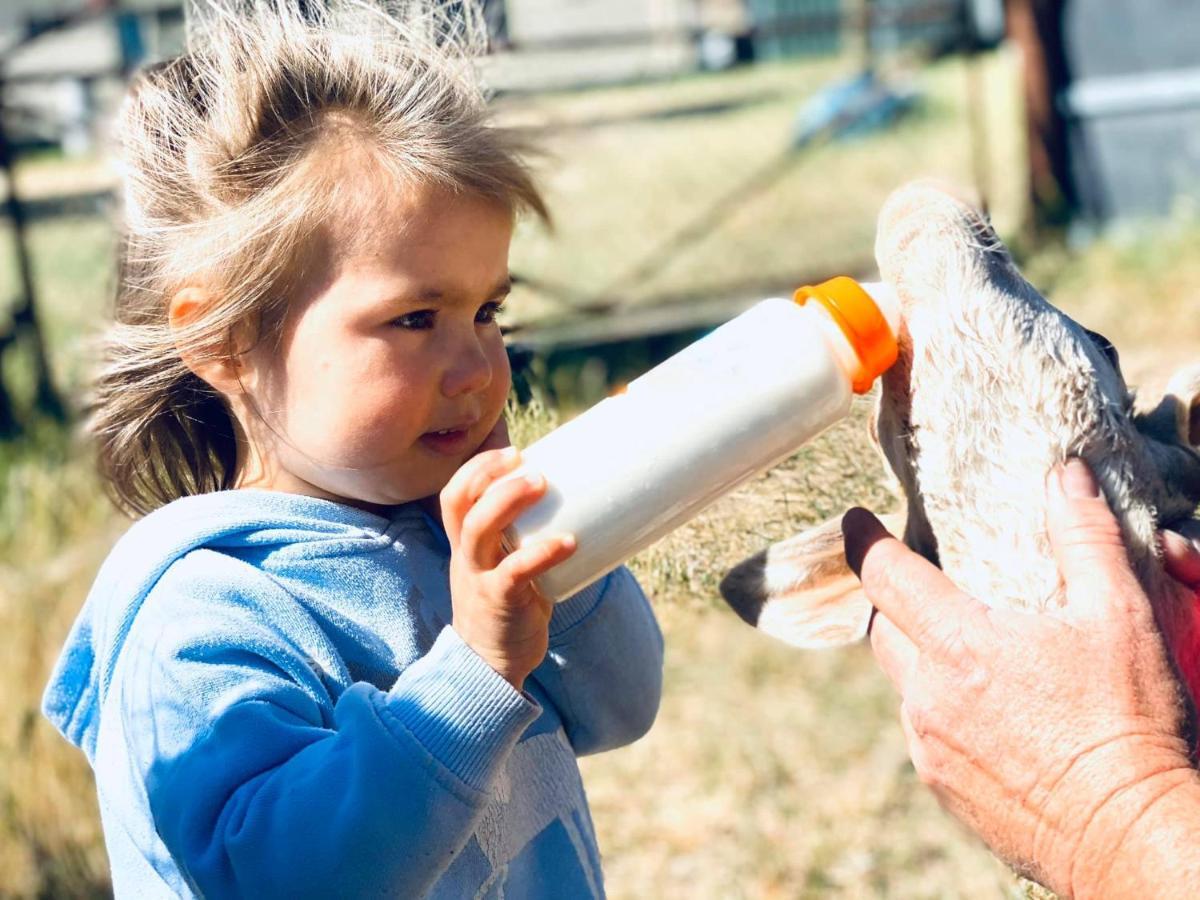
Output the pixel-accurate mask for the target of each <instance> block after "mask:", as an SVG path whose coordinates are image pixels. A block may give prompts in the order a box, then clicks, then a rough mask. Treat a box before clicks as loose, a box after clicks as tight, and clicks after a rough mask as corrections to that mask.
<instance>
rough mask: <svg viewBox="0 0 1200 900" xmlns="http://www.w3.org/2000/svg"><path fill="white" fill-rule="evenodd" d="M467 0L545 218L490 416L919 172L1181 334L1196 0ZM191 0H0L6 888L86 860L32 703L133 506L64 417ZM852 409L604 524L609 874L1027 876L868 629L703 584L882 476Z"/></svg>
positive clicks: (868, 252) (1081, 287)
mask: <svg viewBox="0 0 1200 900" xmlns="http://www.w3.org/2000/svg"><path fill="white" fill-rule="evenodd" d="M313 2H319V0H313ZM486 7H487V9H486V11H487V15H488V21H489V27H490V30H491V38H492V41H491V43H492V47H491V52H490V54H489V55H488V57H487V58H486V59H485V60H483V63H482V65H483V68H484V72H485V77H486V80H487V82H488V84H489V85H490V87H491V89H492V91H493V100H492V102H493V103H494V105H495V109H496V113H497V115H498V116H499V117H500V118H502V119H503V120H505V121H506V122H509V123H510V124H514V125H517V126H520V127H523V128H527V129H530V130H532V131H534V132H536V134H537V135H538V137H539V138H540V140H541V143H542V145H543V146H544V147H545V148H546V153H545V155H544V156H543V157H541V158H540V159H539V160H537V161H536V168H537V171H538V174H539V176H540V178H541V181H542V183H543V185H544V187H545V189H546V193H547V195H548V198H549V200H550V202H551V208H552V211H553V213H554V215H555V218H556V228H555V230H554V231H553V232H552V233H551V232H548V231H546V230H545V229H543V228H542V227H540V226H537V225H534V224H533V223H523V224H522V225H521V226H520V227H519V228H518V231H517V235H516V239H515V242H514V246H513V252H512V269H513V272H514V275H515V278H516V283H517V285H516V289H515V291H514V294H513V296H512V298H511V301H510V304H509V311H508V313H507V314H506V315H507V317H506V319H505V321H504V327H505V329H506V331H507V334H508V340H509V345H510V355H511V357H512V360H513V364H514V370H515V372H516V374H517V393H518V397H519V399H520V401H521V403H522V404H523V405H522V406H521V407H520V408H518V409H517V410H516V411H515V412H514V414H513V416H514V421H513V431H514V434H515V435H517V438H518V443H526V442H528V440H531V439H532V438H533V437H534V436H536V435H537V434H538V433H540V432H542V431H544V430H546V429H547V428H549V427H551V426H552V425H553V424H554V423H555V422H558V421H561V420H562V419H564V418H567V417H569V416H571V415H572V414H574V413H575V412H577V411H578V410H580V409H581V408H583V407H585V406H587V405H589V404H591V403H593V402H595V401H596V400H598V399H600V398H602V397H603V396H605V395H606V394H607V393H609V392H611V391H613V390H617V389H619V388H620V386H621V385H623V384H624V383H625V382H627V381H628V380H630V379H632V378H634V377H636V376H637V375H638V374H640V373H641V372H643V371H645V370H646V369H647V368H648V367H649V366H651V365H653V364H654V363H656V362H658V361H660V360H661V359H664V358H665V357H666V356H667V355H669V354H671V353H672V352H674V351H675V350H677V349H679V348H681V347H682V346H684V345H686V344H687V343H689V342H690V341H692V340H694V339H695V338H697V337H699V336H701V335H702V334H704V333H705V332H706V331H708V330H710V329H712V328H713V327H715V326H716V325H718V324H720V323H721V322H723V321H725V320H727V319H729V318H731V317H732V316H734V315H736V314H737V313H738V312H740V311H741V310H743V309H745V308H746V307H748V306H750V305H751V304H752V303H754V302H755V301H757V300H758V299H761V298H763V297H765V296H770V295H773V294H781V293H786V292H789V291H790V290H791V289H792V288H793V287H795V286H796V285H798V284H801V283H807V282H811V281H813V280H816V279H822V278H824V277H827V276H831V275H834V274H838V273H845V274H850V275H856V276H862V277H870V276H871V275H873V274H874V261H873V258H872V242H873V235H874V217H875V214H876V212H877V211H878V209H879V207H880V205H881V204H882V203H883V201H884V199H885V198H886V196H887V195H888V193H889V192H890V191H891V190H892V189H894V188H895V187H898V186H899V185H900V184H902V183H903V182H904V181H906V180H908V179H910V178H913V177H918V176H927V175H932V176H937V177H941V178H944V179H948V180H950V181H952V182H955V183H957V184H959V185H962V186H964V187H967V188H970V189H973V190H974V191H975V192H976V193H977V194H978V196H979V197H980V199H981V202H983V203H985V204H986V205H987V208H988V209H989V211H990V213H991V215H992V217H993V220H994V222H995V223H996V224H997V227H998V228H999V230H1000V232H1001V234H1002V235H1003V236H1004V238H1005V239H1006V240H1007V241H1008V242H1009V243H1010V246H1011V247H1012V248H1013V250H1014V253H1015V254H1016V255H1017V257H1018V260H1019V262H1020V264H1021V265H1022V268H1023V269H1024V271H1025V272H1026V275H1027V276H1028V277H1029V278H1030V280H1032V281H1033V282H1034V283H1035V284H1036V285H1038V286H1039V287H1040V288H1041V289H1042V290H1043V291H1044V292H1045V293H1047V295H1048V296H1049V297H1050V298H1051V299H1052V300H1053V301H1054V302H1055V303H1057V304H1058V305H1059V306H1061V307H1062V308H1064V309H1065V310H1067V311H1068V312H1069V313H1070V314H1071V315H1072V316H1074V317H1075V318H1076V319H1078V320H1079V321H1081V322H1082V323H1084V324H1085V325H1087V326H1088V327H1090V328H1092V329H1095V330H1099V331H1102V332H1104V333H1105V334H1107V335H1108V336H1109V337H1110V338H1111V339H1112V340H1113V341H1114V343H1115V344H1116V345H1117V346H1118V348H1119V349H1120V351H1121V354H1122V363H1123V366H1124V368H1125V371H1126V376H1127V378H1128V379H1129V380H1130V381H1131V383H1135V384H1138V385H1141V386H1142V388H1143V396H1144V397H1145V398H1146V399H1148V400H1153V399H1154V397H1155V392H1156V391H1159V390H1161V388H1162V386H1163V384H1164V383H1165V381H1166V379H1167V378H1168V377H1169V376H1170V374H1171V372H1172V371H1173V370H1174V369H1175V368H1176V367H1177V366H1179V365H1182V364H1184V363H1186V362H1191V361H1195V360H1196V359H1197V358H1200V305H1198V304H1197V303H1196V301H1197V300H1198V299H1200V40H1198V38H1200V5H1198V4H1196V3H1195V2H1193V0H1065V2H1048V0H507V2H500V0H495V2H488V3H487V4H486ZM186 18H187V17H186V11H185V10H184V8H183V6H182V4H181V3H179V2H173V0H107V2H106V0H88V2H83V0H5V2H4V3H3V5H0V180H2V182H3V183H2V185H0V190H2V191H3V195H2V201H0V202H2V203H3V205H2V206H0V685H3V687H2V688H0V690H3V691H5V692H6V693H5V696H4V701H5V702H3V703H2V704H0V896H3V897H101V896H106V895H108V894H109V893H110V889H109V882H108V874H107V863H106V858H105V855H104V849H103V841H102V837H101V833H100V829H99V824H98V818H97V812H96V799H95V792H94V789H93V787H92V784H91V778H90V773H89V770H88V768H87V766H86V764H85V762H84V760H83V757H82V755H81V754H79V753H78V751H76V750H75V749H74V748H71V747H69V746H68V745H67V744H66V743H65V742H64V741H62V740H61V739H60V738H59V737H58V735H57V734H55V733H54V732H53V731H52V729H51V728H50V726H49V725H48V724H47V723H45V722H44V721H43V720H42V719H41V717H40V715H39V713H38V711H37V707H38V702H39V699H40V694H41V690H42V686H43V684H44V683H45V680H46V677H47V674H48V671H49V668H50V666H51V665H52V663H53V661H54V659H55V658H56V656H57V652H58V648H59V646H60V645H61V642H62V639H63V637H64V635H65V633H66V631H67V629H68V627H69V625H70V623H71V621H72V620H73V618H74V616H75V614H76V612H77V610H78V608H79V606H80V604H81V603H82V601H83V598H84V596H85V595H86V592H87V589H88V587H89V585H90V583H91V580H92V578H93V577H94V575H95V572H96V569H97V567H98V566H99V563H100V561H101V560H102V559H103V558H104V556H105V555H106V553H107V551H108V549H109V548H110V547H111V545H112V543H113V542H114V541H115V539H116V538H117V537H118V536H119V535H120V533H121V532H122V531H123V529H124V528H126V527H127V526H128V521H127V520H125V519H123V518H122V517H121V516H119V515H118V514H117V513H115V512H114V511H113V510H112V508H111V506H110V505H109V503H108V501H107V500H106V499H105V497H104V493H103V490H102V487H101V486H100V485H99V483H98V482H97V479H96V477H95V476H94V474H93V472H92V466H91V461H90V458H89V454H88V450H87V447H86V445H85V444H83V443H82V442H81V441H80V440H79V438H78V434H77V433H78V409H79V406H80V402H81V398H82V396H83V394H84V391H85V389H86V379H87V372H88V367H89V365H90V364H91V361H92V357H91V350H90V340H91V338H92V337H93V336H94V335H95V333H96V331H97V329H98V328H100V327H102V325H103V323H104V322H105V319H106V316H107V315H108V313H109V304H110V295H111V291H112V286H113V268H114V267H113V262H114V259H113V256H114V251H115V232H114V226H113V222H114V215H115V212H116V206H117V204H116V200H115V197H114V188H115V186H116V180H115V175H114V172H113V169H112V167H111V165H110V164H109V162H108V160H107V159H106V153H105V147H106V124H107V122H108V120H109V117H110V116H111V113H112V111H113V110H114V108H115V105H116V104H117V103H118V102H119V100H120V97H121V94H122V91H123V86H124V84H125V82H126V80H127V78H128V76H129V74H130V73H131V72H132V71H134V70H135V69H136V67H137V66H139V65H141V64H143V63H145V62H148V61H152V60H155V59H159V58H162V57H165V56H169V55H171V54H173V53H176V52H178V51H179V49H180V48H181V47H182V44H183V40H184V34H185V27H186ZM866 409H867V407H866V404H865V403H864V404H863V405H861V406H859V407H858V408H857V409H856V413H855V415H854V416H853V417H852V419H851V420H850V421H847V422H846V423H844V424H842V425H840V426H838V427H837V428H835V429H833V430H832V431H831V432H829V433H827V434H826V435H824V436H823V437H822V438H821V439H820V440H818V441H817V442H816V443H814V444H812V445H809V446H808V447H806V448H805V449H804V450H803V451H802V452H801V453H800V454H798V455H797V456H796V457H795V458H793V459H792V460H790V461H789V462H787V463H786V464H784V465H782V466H780V467H778V468H777V469H775V470H773V471H772V472H769V473H767V474H765V475H763V476H761V477H759V478H758V479H756V480H754V481H753V482H752V483H750V484H748V485H746V486H744V487H743V488H741V489H739V490H738V491H737V492H736V493H735V494H734V495H733V496H731V497H729V498H727V499H725V500H723V501H721V502H720V503H719V504H717V505H716V506H715V507H713V508H712V509H711V510H709V511H708V512H707V513H705V514H704V515H703V516H701V517H700V518H699V519H698V520H696V521H695V522H693V523H691V524H689V525H688V526H686V527H685V528H683V529H681V530H680V531H678V532H676V533H675V534H674V535H672V536H670V537H668V538H667V539H665V540H664V541H663V542H661V543H660V544H659V545H657V546H655V547H653V548H651V549H650V550H649V551H647V552H646V553H644V554H642V555H641V556H639V557H638V558H637V559H636V560H634V562H633V566H634V568H635V570H636V572H637V574H638V575H639V577H640V578H641V580H642V582H643V584H644V585H645V586H646V588H647V591H648V593H650V594H651V596H652V598H653V600H654V603H655V606H656V609H657V611H658V613H659V615H660V618H661V619H662V622H663V626H664V630H665V632H666V634H667V642H668V643H667V648H668V650H667V652H668V657H667V686H666V696H665V698H664V702H663V707H662V712H661V715H660V718H659V721H658V723H657V724H656V726H655V728H654V729H653V731H652V732H651V734H650V735H649V736H647V737H646V738H645V739H643V740H642V741H640V742H638V743H637V744H635V745H634V746H632V747H630V748H627V749H624V750H620V751H616V752H613V753H609V754H604V755H601V756H599V757H595V758H591V759H587V760H585V761H584V763H583V766H584V776H585V780H586V783H587V787H588V792H589V796H590V797H591V800H592V803H593V807H594V813H595V818H596V824H597V829H598V833H599V839H600V844H601V849H602V851H603V853H604V858H605V868H606V873H607V877H608V881H609V890H610V893H611V894H612V895H613V896H614V897H645V896H653V897H755V898H765V897H826V896H832V897H973V898H974V897H990V896H996V897H999V896H1019V895H1020V894H1021V893H1022V892H1023V890H1024V888H1022V887H1021V886H1020V885H1018V883H1017V882H1016V880H1015V879H1014V878H1012V876H1010V875H1009V874H1008V873H1007V872H1006V871H1005V870H1004V869H1003V867H1001V866H1000V865H999V864H998V863H996V862H995V861H994V860H993V859H992V858H991V857H990V855H989V854H988V853H987V852H986V851H984V850H983V849H981V848H980V847H979V846H978V845H977V844H976V843H975V842H974V841H973V839H971V838H970V837H969V836H968V835H966V834H964V833H963V832H962V831H961V830H960V829H958V828H957V827H956V826H955V825H954V824H953V823H952V822H950V821H949V820H948V819H947V818H946V817H945V816H944V815H943V814H942V813H941V812H940V810H939V809H938V808H937V806H936V804H935V803H934V802H933V801H932V799H931V798H930V797H929V796H927V793H926V792H925V791H924V789H923V788H922V787H921V785H920V784H919V783H918V782H917V781H916V779H915V777H914V775H913V773H912V769H911V766H910V765H909V763H908V760H907V756H906V755H905V752H904V745H903V738H902V735H901V732H900V729H899V726H898V724H897V722H896V715H895V700H894V698H893V696H892V694H891V692H890V689H889V687H888V686H887V684H886V682H885V681H884V680H883V678H882V677H881V676H880V675H879V674H878V673H877V672H876V670H875V668H874V666H873V664H872V662H871V660H870V657H869V653H868V652H867V651H866V650H865V648H861V647H858V648H850V649H848V650H843V651H833V652H827V653H823V654H806V653H800V652H797V651H793V650H790V649H788V648H785V647H782V646H779V645H776V644H774V643H772V642H770V641H769V640H768V639H766V638H763V637H761V636H759V635H757V634H756V633H754V632H752V631H750V630H749V629H748V628H746V627H745V626H744V625H742V624H741V622H740V621H739V620H737V619H736V618H735V617H734V616H733V615H732V614H731V613H729V612H728V611H727V610H725V609H723V608H722V606H721V601H720V600H719V598H718V595H717V591H716V584H717V582H718V581H719V579H720V577H721V575H722V574H723V573H724V571H725V570H726V569H727V568H728V567H729V566H730V565H732V564H733V563H735V562H737V561H739V560H740V559H742V558H743V557H745V556H747V555H749V554H751V553H753V552H756V551H757V550H759V549H761V548H762V547H764V546H765V545H766V544H767V543H769V542H770V541H773V540H777V539H780V538H783V537H786V536H788V535H790V534H793V533H795V532H796V531H798V530H800V529H802V528H803V527H805V526H807V525H809V524H812V523H814V522H816V521H819V520H821V519H824V518H826V517H828V516H830V515H833V514H835V513H838V512H840V511H841V510H843V509H844V508H846V507H847V506H849V505H852V504H865V505H870V506H873V507H874V508H875V509H876V510H877V511H885V510H886V508H887V507H888V506H889V505H890V504H891V503H892V500H891V496H890V494H888V492H887V491H886V490H885V489H884V487H883V479H882V471H881V469H880V467H879V464H878V463H877V461H876V458H875V456H874V454H873V452H872V451H871V450H870V449H869V447H868V445H867V442H866V437H865V414H866Z"/></svg>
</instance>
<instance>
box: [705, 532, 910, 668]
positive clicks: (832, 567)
mask: <svg viewBox="0 0 1200 900" xmlns="http://www.w3.org/2000/svg"><path fill="white" fill-rule="evenodd" d="M881 518H882V521H883V523H884V525H885V526H886V527H887V528H888V530H889V531H891V532H892V533H893V534H899V533H901V532H902V531H903V529H904V516H903V515H891V516H883V517H881ZM721 596H723V597H724V598H725V601H726V602H727V603H728V604H729V605H730V606H731V607H732V608H733V610H734V612H736V613H737V614H738V615H739V616H741V617H742V619H744V620H745V621H746V622H748V623H750V624H751V625H753V626H754V627H755V628H757V629H758V630H759V631H763V632H765V633H767V634H769V635H771V636H772V637H774V638H777V639H779V640H781V641H783V642H784V643H785V644H791V645H792V646H793V647H800V648H803V649H821V648H825V647H840V646H843V645H845V644H851V643H853V642H855V641H857V640H860V639H862V638H863V637H864V636H865V635H866V633H867V625H868V624H869V623H870V620H871V604H870V602H869V601H868V600H867V598H866V595H864V594H863V592H862V587H861V586H860V585H859V582H858V578H857V577H856V576H855V574H854V573H853V572H852V571H851V570H850V566H849V565H847V563H846V555H845V552H844V548H843V545H842V517H841V516H835V517H834V518H832V519H829V520H828V521H826V522H823V523H821V524H820V525H817V526H815V527H813V528H810V529H809V530H807V531H805V532H802V533H801V534H798V535H796V536H795V537H791V538H788V539H787V540H784V541H780V542H779V543H777V544H772V545H771V546H770V547H768V548H767V549H766V550H764V551H763V552H762V553H759V554H756V555H755V556H752V557H750V558H749V559H747V560H745V561H744V562H741V563H739V564H738V565H736V566H735V567H734V568H733V569H731V570H730V571H729V574H727V575H726V576H725V578H724V579H723V580H722V581H721Z"/></svg>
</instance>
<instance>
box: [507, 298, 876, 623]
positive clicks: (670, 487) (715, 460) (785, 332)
mask: <svg viewBox="0 0 1200 900" xmlns="http://www.w3.org/2000/svg"><path fill="white" fill-rule="evenodd" d="M898 315H899V313H898V305H897V302H896V299H895V295H894V294H893V292H892V291H891V290H890V288H888V287H887V286H886V285H883V284H862V285H860V284H859V283H858V282H856V281H854V280H853V279H850V278H845V277H839V278H834V279H832V280H830V281H826V282H824V283H822V284H820V285H817V286H815V287H802V288H800V289H799V290H797V291H796V292H795V296H794V298H793V299H790V300H789V299H782V298H774V299H770V300H763V301H762V302H760V303H758V304H756V305H755V306H753V307H751V308H750V309H749V310H747V311H746V312H744V313H742V314H741V315H739V316H737V317H736V318H734V319H732V320H731V321H729V322H727V323H726V324H724V325H722V326H721V327H720V328H717V329H716V330H714V331H713V332H711V333H710V334H708V335H706V336H705V337H703V338H701V339H700V340H698V341H697V342H695V343H694V344H692V345H690V346H689V347H687V348H685V349H684V350H682V351H680V352H679V353H677V354H676V355H675V356H672V357H670V358H669V359H667V360H666V361H665V362H663V363H661V364H660V365H658V366H656V367H655V368H653V369H651V370H650V371H649V372H647V373H646V374H644V375H642V376H641V377H640V378H638V379H636V380H635V381H633V382H631V383H630V384H629V386H628V388H627V389H626V391H625V392H624V393H623V394H619V395H617V396H614V397H609V398H608V399H606V400H602V401H601V402H600V403H598V404H597V405H596V406H594V407H592V408H591V409H589V410H588V411H587V412H585V413H583V414H581V415H579V416H578V417H576V418H575V419H572V420H571V421H569V422H567V423H566V424H565V425H563V426H562V427H560V428H558V429H556V430H554V431H552V432H550V433H549V434H548V435H546V436H545V437H543V438H542V439H541V440H539V441H537V442H535V443H534V444H532V445H531V446H530V447H528V448H527V449H526V450H525V451H524V452H523V454H522V463H521V466H520V467H519V468H518V470H517V471H516V472H514V473H513V476H512V477H519V476H521V475H525V474H531V473H534V472H540V473H541V474H542V475H544V476H545V478H546V482H547V490H546V494H545V495H544V496H543V497H542V498H541V500H539V501H538V502H537V503H536V504H535V505H534V506H532V507H530V508H529V509H527V510H525V511H524V512H523V513H522V514H521V515H520V516H519V517H518V518H517V519H516V521H515V522H514V523H513V524H512V525H511V526H510V527H509V528H508V529H507V531H506V532H505V541H506V544H507V545H508V547H509V548H510V549H513V548H515V547H519V546H521V544H523V543H524V542H525V541H528V540H531V539H535V538H538V537H540V536H542V535H546V536H549V535H557V534H573V535H575V538H576V550H575V553H574V554H573V555H572V556H571V557H570V558H568V559H567V560H565V561H564V562H562V563H560V564H559V565H557V566H555V567H554V568H553V569H551V570H549V571H548V572H546V573H544V574H543V575H542V576H541V577H539V578H538V579H537V582H536V584H537V587H538V589H539V590H540V591H541V592H542V593H543V594H544V595H545V596H547V597H549V598H551V599H553V600H556V601H558V600H562V599H565V598H566V597H568V596H570V595H571V594H573V593H574V592H576V591H577V590H579V589H580V588H582V587H584V586H585V585H587V584H589V583H591V582H592V581H594V580H595V579H597V578H599V577H600V576H602V575H604V574H606V573H607V572H610V571H611V570H613V569H615V568H616V567H617V566H618V565H620V564H621V563H622V562H624V561H625V560H626V559H628V558H629V557H630V556H633V555H634V554H635V553H638V552H639V551H641V550H643V549H645V548H646V547H647V546H649V545H650V544H652V543H653V542H654V541H656V540H658V539H659V538H661V537H663V536H664V535H665V534H667V533H668V532H670V531H672V530H673V529H675V528H677V527H678V526H680V525H682V524H683V523H684V522H686V521H687V520H689V519H691V518H692V517H693V516H695V515H696V514H697V513H699V512H700V511H701V510H703V509H704V508H705V507H707V506H708V505H709V504H711V503H712V502H714V501H715V500H717V499H718V498H720V497H721V496H722V495H724V494H726V493H728V492H729V491H731V490H733V489H734V488H735V487H737V486H738V485H739V484H741V483H742V482H744V481H745V480H746V479H748V478H751V477H752V476H754V475H756V474H757V473H759V472H761V471H763V470H765V469H767V468H769V467H770V466H772V465H775V464H776V463H778V462H781V461H782V460H784V459H786V458H787V457H788V456H790V455H791V454H792V453H793V452H795V451H796V450H797V449H798V448H799V447H800V446H801V445H802V444H803V443H805V442H806V441H808V440H810V439H811V438H813V437H815V436H816V435H817V434H819V433H820V432H821V431H823V430H824V429H826V428H827V427H829V426H830V425H832V424H833V423H834V422H836V421H837V420H839V419H841V418H842V417H843V416H845V415H846V414H847V413H848V412H849V411H850V404H851V401H852V399H853V396H854V394H856V393H858V394H862V393H866V392H867V391H868V390H870V388H871V385H872V383H873V382H874V380H875V378H876V377H877V376H879V375H880V374H881V373H883V372H884V371H885V370H886V369H887V368H888V367H889V366H891V365H892V363H893V362H895V360H896V338H895V335H896V333H897V330H898V324H899V323H898Z"/></svg>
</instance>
